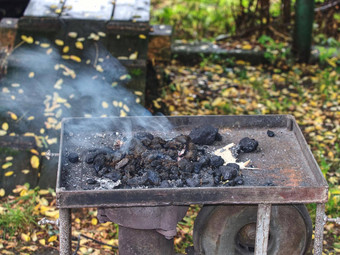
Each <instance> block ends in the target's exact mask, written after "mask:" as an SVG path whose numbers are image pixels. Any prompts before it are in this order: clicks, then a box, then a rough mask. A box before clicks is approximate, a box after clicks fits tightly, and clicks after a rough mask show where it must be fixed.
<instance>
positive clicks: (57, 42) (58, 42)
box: [54, 39, 64, 46]
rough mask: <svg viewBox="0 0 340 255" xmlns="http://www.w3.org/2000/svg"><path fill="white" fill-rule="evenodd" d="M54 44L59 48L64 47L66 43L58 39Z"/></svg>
mask: <svg viewBox="0 0 340 255" xmlns="http://www.w3.org/2000/svg"><path fill="white" fill-rule="evenodd" d="M54 42H55V44H56V45H58V46H64V41H63V40H60V39H56V40H55V41H54Z"/></svg>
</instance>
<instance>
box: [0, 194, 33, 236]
mask: <svg viewBox="0 0 340 255" xmlns="http://www.w3.org/2000/svg"><path fill="white" fill-rule="evenodd" d="M36 196H37V193H36V190H31V191H30V192H28V193H27V195H24V196H21V197H18V198H16V199H15V200H14V201H11V202H5V203H3V204H2V205H1V208H2V210H1V211H0V233H1V237H2V238H3V239H6V238H8V237H10V236H14V235H16V234H17V233H18V232H19V231H24V230H25V229H27V228H29V227H30V226H31V224H36V221H37V216H36V215H35V214H34V206H35V198H36Z"/></svg>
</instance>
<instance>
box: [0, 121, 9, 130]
mask: <svg viewBox="0 0 340 255" xmlns="http://www.w3.org/2000/svg"><path fill="white" fill-rule="evenodd" d="M1 128H2V129H3V130H5V131H7V130H8V123H7V122H4V123H2V126H1Z"/></svg>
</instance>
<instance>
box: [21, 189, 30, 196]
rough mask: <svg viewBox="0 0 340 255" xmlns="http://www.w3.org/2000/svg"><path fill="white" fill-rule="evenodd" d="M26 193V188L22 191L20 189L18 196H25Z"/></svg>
mask: <svg viewBox="0 0 340 255" xmlns="http://www.w3.org/2000/svg"><path fill="white" fill-rule="evenodd" d="M27 194H28V192H27V190H26V189H23V190H22V191H20V196H21V197H23V196H26V195H27Z"/></svg>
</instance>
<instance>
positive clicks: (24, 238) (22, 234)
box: [21, 233, 31, 242]
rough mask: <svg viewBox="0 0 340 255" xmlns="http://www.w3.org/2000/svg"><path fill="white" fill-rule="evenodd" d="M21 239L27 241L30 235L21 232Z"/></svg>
mask: <svg viewBox="0 0 340 255" xmlns="http://www.w3.org/2000/svg"><path fill="white" fill-rule="evenodd" d="M21 240H23V241H24V242H29V241H30V240H31V237H30V235H29V234H24V233H21Z"/></svg>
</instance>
